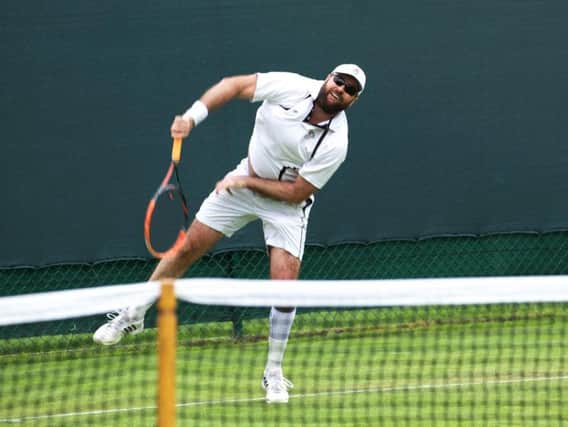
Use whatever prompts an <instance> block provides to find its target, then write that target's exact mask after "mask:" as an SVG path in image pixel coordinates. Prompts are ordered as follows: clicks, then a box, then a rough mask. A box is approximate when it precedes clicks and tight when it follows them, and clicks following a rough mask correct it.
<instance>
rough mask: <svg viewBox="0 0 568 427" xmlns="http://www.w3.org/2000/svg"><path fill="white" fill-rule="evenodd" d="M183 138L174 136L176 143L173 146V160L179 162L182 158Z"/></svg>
mask: <svg viewBox="0 0 568 427" xmlns="http://www.w3.org/2000/svg"><path fill="white" fill-rule="evenodd" d="M181 142H182V139H181V138H174V145H173V146H172V162H174V163H176V164H177V163H179V160H180V159H181Z"/></svg>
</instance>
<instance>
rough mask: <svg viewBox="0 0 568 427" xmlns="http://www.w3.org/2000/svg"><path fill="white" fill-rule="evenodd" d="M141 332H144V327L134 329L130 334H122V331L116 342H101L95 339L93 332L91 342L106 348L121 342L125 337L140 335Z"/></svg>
mask: <svg viewBox="0 0 568 427" xmlns="http://www.w3.org/2000/svg"><path fill="white" fill-rule="evenodd" d="M142 331H144V326H142V327H140V328H137V329H135V330H133V331H130V332H124V331H123V332H122V333H121V334H120V335H119V336H118V338H117V339H116V340H114V341H103V340H101V339H98V338H97V337H96V332H95V335H93V341H94V342H95V343H97V344H101V345H106V346H111V345H115V344H118V343H119V342H120V341H121V340H122V338H124V337H125V336H126V335H137V334H139V333H141V332H142Z"/></svg>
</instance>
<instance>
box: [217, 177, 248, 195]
mask: <svg viewBox="0 0 568 427" xmlns="http://www.w3.org/2000/svg"><path fill="white" fill-rule="evenodd" d="M247 178H248V177H246V176H226V177H225V178H223V179H222V180H221V181H219V182H218V183H217V185H215V193H217V194H219V193H220V192H222V191H224V190H226V191H227V193H229V194H231V195H232V194H233V193H232V192H231V189H233V188H246V186H247V181H246V180H247Z"/></svg>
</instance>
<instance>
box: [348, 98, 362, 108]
mask: <svg viewBox="0 0 568 427" xmlns="http://www.w3.org/2000/svg"><path fill="white" fill-rule="evenodd" d="M358 99H359V95H357V96H356V97H355V98H353V101H351V103H350V104H349V105H348V106H347V108H349V107H351V106H352V105H353V104H355V103H356V102H357V100H358Z"/></svg>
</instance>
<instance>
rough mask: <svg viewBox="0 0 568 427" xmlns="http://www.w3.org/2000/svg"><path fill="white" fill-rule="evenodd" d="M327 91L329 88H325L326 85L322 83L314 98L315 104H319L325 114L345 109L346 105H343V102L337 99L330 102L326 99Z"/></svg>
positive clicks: (333, 113)
mask: <svg viewBox="0 0 568 427" xmlns="http://www.w3.org/2000/svg"><path fill="white" fill-rule="evenodd" d="M328 93H329V90H328V89H326V85H325V84H324V85H322V87H321V89H320V91H319V93H318V96H317V98H316V104H317V105H319V107H320V108H321V109H322V110H323V111H324V112H325V113H327V114H332V115H335V114H337V113H339V112H340V111H343V110H345V109H346V108H347V107H348V106H347V105H345V103H344V102H342V101H338V102H336V103H330V102H329V101H328V100H327V95H328Z"/></svg>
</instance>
